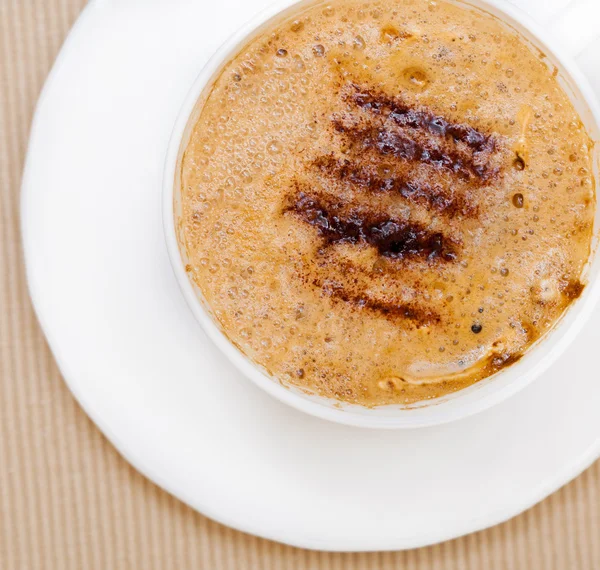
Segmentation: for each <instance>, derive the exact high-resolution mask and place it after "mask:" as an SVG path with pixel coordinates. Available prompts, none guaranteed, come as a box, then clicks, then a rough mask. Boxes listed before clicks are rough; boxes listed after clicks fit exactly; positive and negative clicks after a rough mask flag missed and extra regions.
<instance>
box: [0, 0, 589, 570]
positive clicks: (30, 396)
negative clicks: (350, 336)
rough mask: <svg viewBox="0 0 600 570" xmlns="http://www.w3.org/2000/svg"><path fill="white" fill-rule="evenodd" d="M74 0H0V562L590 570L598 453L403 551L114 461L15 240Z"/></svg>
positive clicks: (133, 567)
mask: <svg viewBox="0 0 600 570" xmlns="http://www.w3.org/2000/svg"><path fill="white" fill-rule="evenodd" d="M198 1H205V0H198ZM84 4H85V0H0V82H1V84H0V97H1V99H0V104H1V105H0V106H1V109H0V112H1V115H0V136H2V143H1V144H0V177H1V188H0V264H1V267H0V569H1V570H16V569H19V570H21V569H23V570H30V569H31V570H33V569H44V570H70V569H73V570H96V569H102V570H120V569H127V570H137V569H140V570H151V569H156V570H159V569H160V570H166V569H177V570H188V569H207V570H224V569H227V570H228V569H236V570H246V569H272V570H275V569H277V570H279V569H291V568H293V569H297V570H303V569H311V570H313V569H321V568H322V569H327V570H340V569H346V568H348V569H351V570H367V569H369V570H370V569H374V570H375V569H391V568H402V569H404V568H406V569H413V570H414V569H419V570H420V569H430V568H432V569H445V570H484V569H485V570H488V569H489V570H506V569H509V568H514V569H519V570H520V569H527V570H530V569H533V570H537V569H543V570H548V569H556V570H580V569H581V570H584V569H594V570H598V569H600V463H596V464H595V465H594V466H593V467H591V468H590V469H589V470H588V471H587V472H586V473H584V474H583V475H581V476H580V477H579V478H578V479H576V480H575V481H574V482H572V483H571V484H570V485H568V486H567V487H566V488H564V489H562V490H561V491H559V492H558V493H556V494H555V495H553V496H552V497H551V498H549V499H547V500H546V501H544V502H543V503H541V504H540V505H538V506H537V507H535V508H533V509H531V510H530V511H528V512H526V513H524V514H523V515H521V516H519V517H517V518H515V519H513V520H512V521H510V522H508V523H505V524H503V525H500V526H498V527H495V528H493V529H490V530H487V531H484V532H480V533H477V534H474V535H470V536H468V537H465V538H462V539H458V540H455V541H452V542H447V543H444V544H441V545H437V546H434V547H431V548H424V549H420V550H413V551H408V552H400V553H374V554H328V553H317V552H309V551H302V550H298V549H294V548H290V547H286V546H282V545H279V544H275V543H271V542H269V541H266V540H262V539H258V538H255V537H252V536H248V535H245V534H242V533H239V532H236V531H233V530H231V529H228V528H225V527H222V526H220V525H218V524H216V523H214V522H212V521H210V520H208V519H206V518H205V517H203V516H201V515H199V514H197V513H195V512H194V511H192V510H191V509H189V508H188V507H186V506H184V505H183V504H181V503H180V502H178V501H177V500H175V499H173V498H172V497H171V496H169V495H167V494H166V493H164V492H163V491H161V490H160V489H158V488H157V487H155V486H154V485H153V484H152V483H150V482H149V481H147V480H146V479H144V478H143V477H142V476H141V475H139V474H138V473H136V472H135V471H134V470H133V468H131V467H130V466H129V465H128V464H127V463H126V462H125V461H124V460H123V459H121V457H120V456H119V455H118V454H117V452H116V451H115V450H114V449H113V448H112V447H111V445H110V444H109V443H108V442H107V441H106V440H105V439H104V438H103V436H102V435H101V434H100V433H99V432H98V430H97V429H96V428H95V427H94V425H93V424H92V423H91V421H90V420H89V419H88V418H87V417H86V416H85V414H84V413H83V412H82V411H81V409H80V408H79V407H78V405H77V404H76V403H75V401H74V400H73V398H72V396H71V395H70V393H69V391H68V390H67V388H66V387H65V385H64V383H63V381H62V379H61V376H60V373H59V372H58V370H57V368H56V365H55V363H54V360H53V358H52V355H51V354H50V352H49V350H48V348H47V346H46V344H45V342H44V339H43V336H42V334H41V332H40V329H39V327H38V325H37V322H36V319H35V316H34V314H33V311H32V309H31V305H30V302H29V299H28V295H27V291H26V287H25V278H24V273H23V262H22V251H21V245H20V241H19V239H20V238H19V228H18V217H19V185H20V179H21V170H22V167H23V160H24V155H25V150H26V145H27V136H28V131H29V126H30V122H31V117H32V112H33V109H34V104H35V100H36V98H37V96H38V93H39V91H40V89H41V87H42V83H43V81H44V78H45V76H46V74H47V72H48V70H49V68H50V66H51V64H52V61H53V59H54V57H55V56H56V53H57V51H58V49H59V47H60V45H61V43H62V41H63V39H64V37H65V35H66V34H67V32H68V30H69V27H70V26H71V24H72V23H73V21H74V20H75V18H76V17H77V15H78V13H79V11H80V10H81V9H82V8H83V6H84Z"/></svg>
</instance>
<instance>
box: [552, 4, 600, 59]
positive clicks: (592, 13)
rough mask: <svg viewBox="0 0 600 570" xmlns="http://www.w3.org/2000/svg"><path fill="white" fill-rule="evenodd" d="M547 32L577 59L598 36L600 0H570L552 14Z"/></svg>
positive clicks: (599, 34) (599, 33)
mask: <svg viewBox="0 0 600 570" xmlns="http://www.w3.org/2000/svg"><path fill="white" fill-rule="evenodd" d="M549 32H550V34H551V35H554V36H555V37H556V38H557V39H558V41H559V42H560V43H561V44H562V46H563V47H564V48H565V50H566V51H567V52H568V53H569V54H570V55H571V57H573V58H576V59H577V58H578V56H579V55H581V54H582V53H583V52H584V51H585V49H586V48H587V47H588V46H590V45H591V44H592V43H593V42H594V40H596V39H598V38H600V0H572V1H571V2H570V3H569V4H567V6H565V7H564V8H562V9H559V10H558V12H557V13H556V14H554V15H553V17H552V19H551V20H550V22H549Z"/></svg>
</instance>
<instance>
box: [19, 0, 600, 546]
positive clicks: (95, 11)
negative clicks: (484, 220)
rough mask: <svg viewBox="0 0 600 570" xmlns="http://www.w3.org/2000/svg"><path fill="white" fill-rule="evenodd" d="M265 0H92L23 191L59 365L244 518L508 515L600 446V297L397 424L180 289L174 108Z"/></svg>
mask: <svg viewBox="0 0 600 570" xmlns="http://www.w3.org/2000/svg"><path fill="white" fill-rule="evenodd" d="M540 1H541V0H540ZM559 1H560V0H559ZM267 3H268V0H253V1H247V0H246V1H245V0H221V1H220V2H218V3H217V2H211V3H208V2H205V1H203V0H95V1H93V2H92V3H91V4H90V6H89V7H88V8H87V9H86V11H85V13H84V15H83V16H82V17H81V19H80V20H79V22H78V24H77V26H76V28H75V29H74V31H73V32H72V33H71V35H70V37H69V39H68V41H67V43H66V45H65V48H64V49H63V51H62V53H61V56H60V58H59V61H58V63H57V65H56V67H55V69H54V71H53V73H52V76H51V79H50V80H49V82H48V84H47V86H46V89H45V91H44V94H43V96H42V99H41V102H40V105H39V108H38V112H37V115H36V120H35V124H34V128H33V134H32V139H31V146H30V150H29V156H28V160H27V167H26V174H25V180H24V189H23V192H24V193H23V210H22V212H23V235H24V242H25V252H26V259H27V269H28V278H29V284H30V288H31V292H32V296H33V300H34V303H35V307H36V310H37V313H38V315H39V318H40V321H41V323H42V326H43V328H44V331H45V333H46V335H47V337H48V341H49V343H50V346H51V348H52V350H53V351H54V354H55V355H56V358H57V361H58V363H59V366H60V368H61V370H62V372H63V374H64V376H65V378H66V381H67V383H68V384H69V387H70V388H71V390H72V391H73V393H74V394H75V396H76V397H77V399H78V400H79V402H80V403H81V405H82V406H83V407H84V409H85V410H86V412H87V413H88V414H89V415H90V416H91V417H92V419H93V420H94V421H95V422H96V423H97V424H98V426H99V427H100V429H101V430H102V431H103V432H104V433H105V435H106V436H107V437H108V438H109V439H110V440H111V441H112V442H113V443H114V445H115V446H116V447H117V448H118V449H119V451H120V452H121V453H122V454H123V455H124V456H125V457H126V458H127V459H128V460H129V461H130V462H131V463H132V464H133V465H135V467H136V468H138V469H139V470H140V471H141V472H143V473H144V474H145V475H147V476H148V477H149V478H150V479H152V480H153V481H155V482H156V483H157V484H158V485H160V486H162V487H164V488H165V489H167V490H168V491H170V492H171V493H173V494H174V495H176V496H177V497H179V498H180V499H182V500H183V501H185V502H186V503H188V504H190V505H191V506H193V507H194V508H196V509H198V510H199V511H201V512H202V513H204V514H206V515H208V516H209V517H212V518H214V519H216V520H218V521H220V522H223V523H225V524H227V525H230V526H233V527H235V528H238V529H241V530H244V531H247V532H250V533H253V534H257V535H260V536H264V537H268V538H272V539H275V540H278V541H281V542H285V543H289V544H293V545H297V546H303V547H308V548H318V549H325V550H388V549H389V550H392V549H401V548H411V547H417V546H422V545H426V544H430V543H434V542H437V541H441V540H445V539H449V538H453V537H456V536H459V535H461V534H465V533H468V532H472V531H475V530H478V529H481V528H484V527H486V526H490V525H493V524H495V523H498V522H500V521H503V520H505V519H507V518H509V517H511V516H513V515H515V514H517V513H519V512H520V511H522V510H524V509H526V508H528V507H529V506H531V505H533V504H534V503H536V502H537V501H539V500H541V499H542V498H544V497H545V496H546V495H548V494H549V493H551V492H553V491H555V490H556V489H558V488H559V487H560V486H561V485H563V484H565V483H566V482H567V481H569V480H570V479H571V478H573V477H574V476H575V475H577V474H578V473H580V472H581V471H582V470H583V469H584V468H585V467H587V466H588V465H589V464H590V463H591V462H592V461H594V460H595V459H596V458H597V457H598V456H599V455H600V437H599V436H600V413H598V410H599V409H600V366H599V362H598V355H597V353H596V351H597V350H598V340H599V338H600V334H599V333H598V329H599V327H600V310H598V311H597V312H596V313H595V315H594V316H593V317H592V319H591V322H590V323H589V324H588V326H587V327H586V329H585V330H584V332H583V333H582V334H581V336H580V337H579V341H578V342H576V343H575V345H574V346H573V347H572V348H571V349H570V350H569V351H568V352H567V354H566V355H565V356H564V357H563V358H562V359H561V360H559V362H558V363H557V364H556V365H555V366H554V367H553V368H552V370H551V371H550V372H549V373H547V374H546V375H545V376H544V377H543V378H541V379H540V380H538V381H537V382H535V383H534V384H533V385H531V386H529V387H528V388H527V389H525V390H524V391H523V392H522V393H520V394H519V395H517V396H515V397H513V398H512V399H510V400H508V401H507V402H505V403H503V404H502V405H500V406H497V407H496V408H494V409H492V410H489V411H487V412H484V413H481V414H479V415H477V416H474V417H472V418H469V419H466V420H463V421H460V422H456V423H453V424H450V425H445V426H440V427H437V428H427V429H420V430H413V431H406V430H405V431H397V432H393V431H370V430H361V429H359V428H350V427H343V426H341V425H334V424H330V423H327V422H325V421H322V420H318V419H315V418H312V417H309V416H305V415H302V414H301V413H299V412H296V411H294V410H292V409H291V408H287V407H285V406H284V405H283V404H280V403H278V402H277V401H275V400H273V399H271V398H270V397H269V396H267V395H266V394H264V393H262V392H260V391H259V390H258V389H257V388H255V387H254V386H253V385H252V384H251V383H250V382H249V381H247V380H245V379H244V378H241V377H239V375H238V373H237V372H236V371H235V370H234V369H233V367H232V366H231V365H229V363H228V362H226V361H225V360H224V358H223V356H222V355H221V353H220V352H219V351H218V350H216V349H215V348H214V347H213V346H212V345H211V344H210V343H209V341H208V340H207V338H206V337H205V336H204V334H203V332H202V331H201V329H200V328H199V326H198V325H197V324H196V322H195V320H194V318H193V317H192V315H191V314H190V312H189V310H188V308H187V306H186V304H185V302H184V300H183V298H182V296H181V294H180V292H179V289H178V287H177V284H176V282H175V278H174V277H173V275H172V272H171V267H170V265H169V261H168V259H167V253H166V249H165V245H164V239H163V234H162V227H161V216H160V191H161V175H162V167H163V160H164V153H165V149H166V146H167V143H168V139H169V134H170V131H171V127H172V125H173V122H174V120H175V116H176V114H177V111H178V109H179V106H180V103H181V101H182V100H183V98H184V96H185V93H186V91H187V89H188V87H189V86H190V85H191V83H192V81H193V79H194V77H195V76H196V74H197V72H198V71H199V69H200V67H201V66H202V65H203V63H204V62H205V60H206V59H207V58H208V57H209V55H210V54H211V52H212V51H213V50H214V49H215V48H216V47H217V45H218V44H219V43H220V42H221V41H222V40H223V39H224V38H225V37H226V36H227V35H228V34H229V33H230V32H231V31H232V30H233V29H235V28H236V27H238V26H239V25H240V24H242V23H243V22H244V21H245V20H247V19H248V18H249V17H250V16H251V15H252V14H253V13H254V12H256V10H257V9H258V8H260V7H261V5H265V4H267ZM521 3H522V2H521ZM554 3H556V2H554ZM596 51H598V50H596ZM590 52H591V50H588V51H587V52H586V54H584V55H585V58H587V59H585V58H584V61H586V62H587V64H588V65H586V67H587V68H588V69H593V64H594V63H595V64H596V65H597V63H598V58H596V60H595V62H594V61H592V56H590ZM596 85H597V83H596Z"/></svg>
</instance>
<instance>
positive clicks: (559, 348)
mask: <svg viewBox="0 0 600 570" xmlns="http://www.w3.org/2000/svg"><path fill="white" fill-rule="evenodd" d="M594 1H595V0H594ZM310 3H314V2H307V1H306V0H301V1H297V0H280V1H279V2H277V3H276V4H275V5H273V6H271V7H269V8H268V9H267V10H265V11H263V12H262V13H260V14H259V15H257V16H256V17H255V18H254V19H253V20H252V21H250V22H249V23H248V24H246V25H245V26H243V27H242V28H241V29H239V30H238V31H237V32H236V33H234V34H233V35H232V36H231V37H230V38H229V39H228V40H227V41H226V42H225V43H224V44H223V45H222V46H221V47H220V48H219V50H218V51H217V52H216V53H215V54H214V56H213V57H212V58H211V59H210V60H209V62H208V63H207V64H206V66H205V67H204V68H203V69H202V71H201V72H200V74H199V75H198V77H197V78H196V80H195V82H194V84H193V86H192V88H191V90H190V92H189V95H188V96H187V98H186V100H185V102H184V104H183V106H182V108H181V111H180V113H179V116H178V119H177V122H176V124H175V127H174V129H173V134H172V137H171V141H170V144H169V149H168V153H167V158H166V164H165V172H164V180H163V222H164V229H165V235H166V241H167V247H168V251H169V256H170V258H171V263H172V265H173V270H174V272H175V275H176V277H177V280H178V282H179V285H180V287H181V290H182V292H183V294H184V296H185V299H186V301H187V303H188V305H189V307H190V309H191V310H192V312H193V314H194V315H195V317H196V319H197V320H198V322H199V323H200V325H201V326H202V327H203V329H204V331H205V332H206V334H207V335H208V336H209V337H210V338H211V339H212V340H213V342H214V343H215V344H216V345H217V346H218V347H219V349H221V350H222V351H223V353H224V354H225V355H226V356H227V357H228V358H229V359H230V360H231V362H232V363H233V364H234V365H235V366H236V367H237V368H238V369H239V370H240V371H241V372H242V373H243V374H244V376H246V377H247V378H249V379H250V380H252V381H253V382H254V383H255V384H256V385H257V386H259V387H260V388H262V389H263V390H265V391H266V392H268V393H269V394H271V395H272V396H274V397H276V398H277V399H279V400H281V401H282V402H285V403H287V404H289V405H291V406H293V407H294V408H297V409H298V410H302V411H304V412H307V413H309V414H312V415H315V416H318V417H321V418H324V419H328V420H331V421H335V422H339V423H343V424H349V425H354V426H362V427H373V428H412V427H420V426H429V425H435V424H441V423H445V422H449V421H452V420H456V419H459V418H463V417H466V416H469V415H471V414H474V413H476V412H479V411H482V410H485V409H486V408H489V407H490V406H493V405H494V404H497V403H499V402H501V401H502V400H504V399H506V398H508V397H509V396H511V395H512V394H515V393H516V392H518V391H519V390H521V389H522V388H524V387H525V386H526V385H527V384H529V383H530V382H532V381H533V380H534V379H536V378H538V377H539V376H540V375H541V374H542V373H543V372H544V371H545V370H546V369H547V368H548V367H549V366H551V364H552V363H553V362H554V361H555V360H556V359H557V358H558V357H559V356H560V354H562V353H563V351H564V350H565V349H566V348H567V347H568V346H569V344H570V343H571V342H572V341H573V340H574V339H575V337H576V336H577V334H578V333H579V332H580V330H581V328H582V326H583V324H584V323H585V321H586V319H587V318H588V316H589V315H590V314H591V313H592V311H593V308H594V306H595V304H596V302H597V301H598V299H599V298H600V275H599V273H600V255H599V254H598V253H597V247H596V246H597V241H598V234H599V228H600V212H598V211H597V212H596V217H595V222H594V236H595V237H594V246H593V252H592V255H591V257H590V260H589V263H588V265H587V267H586V269H585V273H584V281H586V282H587V283H588V284H587V286H586V288H585V290H584V292H583V294H582V295H581V297H580V298H579V299H577V300H576V301H575V302H574V303H573V304H572V305H571V307H570V308H569V309H568V311H567V312H566V314H565V315H564V316H563V318H562V319H561V320H560V321H559V322H558V323H557V324H556V325H555V327H554V329H553V330H552V331H550V332H549V333H548V334H547V335H545V336H544V337H543V338H542V339H541V340H540V341H538V342H537V343H536V344H535V345H534V346H532V347H531V348H530V350H529V351H528V352H527V353H526V354H525V356H524V357H523V358H522V359H521V360H520V361H519V362H517V363H515V364H513V365H512V366H510V367H508V368H506V369H504V370H502V371H500V372H498V373H497V374H495V375H493V376H490V377H488V378H486V379H484V380H482V381H481V382H478V383H476V384H474V385H473V386H470V387H468V388H466V389H464V390H461V391H459V392H456V393H454V394H450V395H447V396H444V397H442V398H438V399H435V400H430V401H426V402H419V403H417V404H413V405H410V406H400V405H390V406H380V407H377V408H372V409H369V408H365V407H363V406H358V405H355V404H346V403H341V402H338V401H337V400H332V399H327V398H324V397H321V396H318V395H315V394H307V393H305V392H303V391H302V390H300V389H298V388H296V387H293V386H284V385H282V384H281V383H280V382H279V381H278V380H277V379H274V378H272V377H270V376H269V375H268V374H267V373H266V372H265V371H264V370H263V369H261V368H260V367H259V366H258V365H256V364H255V363H253V362H252V361H251V360H250V359H249V358H248V357H247V356H246V355H244V354H243V353H242V352H241V351H240V350H239V349H238V348H237V347H235V346H234V345H233V344H232V343H231V342H230V340H229V339H228V338H227V336H226V335H225V334H224V333H223V331H222V330H221V328H220V327H219V325H218V323H217V322H216V320H215V319H214V318H213V316H212V314H211V311H210V307H209V306H208V305H207V303H206V302H205V301H204V299H203V297H202V294H201V292H200V290H199V289H198V287H197V286H196V285H195V283H193V281H192V280H190V279H189V277H188V274H187V272H186V270H185V266H186V264H187V258H186V252H185V247H184V246H183V245H182V243H183V241H182V239H181V234H180V231H181V228H180V227H179V226H178V224H177V219H178V216H179V214H180V210H181V196H180V187H181V185H180V179H179V174H180V164H181V158H182V154H183V151H184V150H185V147H186V145H187V142H188V140H189V136H190V133H191V129H192V128H193V126H194V124H195V122H196V119H197V117H198V115H199V112H200V110H201V107H202V102H201V100H200V98H201V95H202V93H203V92H204V90H205V88H206V87H207V86H209V85H210V84H211V82H212V81H214V79H216V77H217V76H218V75H219V72H220V70H221V69H222V67H223V65H224V64H226V63H227V62H228V61H229V60H230V59H231V58H232V57H234V56H235V55H236V54H237V53H238V51H239V50H240V48H241V47H242V46H244V45H245V44H246V43H247V42H248V41H250V40H251V39H253V38H254V37H256V36H257V35H259V34H260V33H261V32H262V31H263V30H264V28H265V26H267V25H268V24H270V23H271V22H272V21H274V20H275V21H276V20H278V19H280V18H284V17H286V16H287V15H289V14H291V13H293V12H295V11H296V10H298V9H300V8H301V7H302V6H303V5H306V4H310ZM465 5H466V6H468V7H471V8H472V9H479V10H483V11H485V12H488V13H490V14H492V15H494V16H495V17H497V18H498V19H500V20H502V21H503V22H504V23H505V24H506V25H507V26H509V27H511V28H513V29H514V30H516V31H517V32H519V33H520V34H521V35H522V36H523V37H524V38H525V39H526V40H528V41H529V42H531V43H532V44H533V45H534V46H536V47H537V48H539V49H540V50H541V51H542V52H543V53H544V54H546V56H547V58H548V60H549V62H550V63H551V64H553V65H555V66H556V68H557V69H558V78H559V80H560V82H561V84H562V86H563V87H564V88H565V90H566V92H567V94H568V95H569V96H570V98H571V100H572V101H573V103H574V105H575V107H576V109H577V111H578V112H579V114H580V117H581V119H582V121H583V122H584V124H585V126H586V128H587V130H588V133H589V134H590V136H591V137H592V138H593V139H594V140H595V141H599V140H600V109H599V108H598V105H597V102H596V98H595V96H594V93H593V92H592V89H591V87H590V86H589V84H588V82H587V80H586V79H585V78H584V77H583V75H582V74H581V72H580V71H579V69H578V68H577V66H576V65H575V64H574V63H573V61H572V60H571V57H570V55H571V54H569V53H568V51H571V52H574V51H575V50H579V49H581V48H582V47H583V45H582V44H583V41H582V37H577V38H572V37H567V38H566V40H567V41H563V43H564V44H565V45H569V46H570V50H568V49H566V48H565V47H559V46H557V45H556V44H557V41H556V38H555V37H550V36H556V35H560V34H561V29H564V27H563V26H562V24H564V22H565V21H567V20H568V18H571V20H573V19H576V18H578V17H585V16H586V14H585V0H584V2H581V3H580V6H579V9H580V10H581V12H582V13H579V15H578V11H577V10H574V9H573V8H570V11H569V12H568V13H567V14H566V15H565V17H564V19H563V20H562V21H561V20H560V19H559V20H557V24H556V25H555V26H554V29H553V33H552V34H549V33H546V31H544V30H542V29H540V27H539V26H538V25H537V24H536V23H535V22H533V21H532V20H531V19H530V18H529V17H528V16H527V15H526V14H525V13H524V12H521V11H520V10H518V9H516V8H515V7H514V6H512V5H511V4H508V3H507V2H503V1H501V0H470V2H468V4H466V3H465ZM588 29H589V28H588ZM583 35H585V34H583ZM588 38H589V36H588ZM561 39H562V38H558V41H560V40H561ZM596 150H598V149H596ZM594 158H595V160H594V162H595V163H596V164H597V163H598V160H597V158H598V156H595V157H594ZM595 174H596V180H598V176H597V172H596V173H595ZM199 381H200V380H199Z"/></svg>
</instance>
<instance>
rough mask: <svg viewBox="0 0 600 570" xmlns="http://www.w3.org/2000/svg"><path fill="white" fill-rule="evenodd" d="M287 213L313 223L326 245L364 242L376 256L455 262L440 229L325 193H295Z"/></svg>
mask: <svg viewBox="0 0 600 570" xmlns="http://www.w3.org/2000/svg"><path fill="white" fill-rule="evenodd" d="M286 212H291V213H293V214H295V215H296V216H297V217H298V218H299V219H300V220H302V221H303V222H305V223H307V224H309V225H311V226H313V227H314V228H316V229H317V231H318V232H319V235H320V236H321V237H322V238H323V240H324V241H325V243H326V244H335V243H341V242H343V243H352V244H358V243H365V244H368V245H370V246H372V247H374V248H376V249H377V251H378V252H379V254H380V255H383V256H385V257H392V258H404V257H420V258H424V259H427V260H430V261H435V260H440V261H446V262H452V261H455V260H456V258H457V255H458V252H457V250H458V248H457V246H458V244H457V243H456V242H455V241H454V240H452V239H450V238H448V237H446V236H445V235H444V234H443V233H441V232H436V231H431V230H429V229H428V228H426V227H424V226H422V225H420V224H418V223H416V222H410V221H405V220H400V219H397V218H393V217H389V216H386V215H384V214H381V213H379V212H371V211H368V210H364V209H361V208H358V207H350V208H349V209H348V210H347V211H345V208H344V205H343V204H340V203H336V202H335V201H333V200H332V199H330V198H329V197H326V196H318V195H310V194H307V193H305V192H303V191H301V192H299V193H298V194H297V195H296V196H295V197H294V198H293V201H292V202H291V204H290V205H289V206H287V207H286V209H285V210H284V213H286Z"/></svg>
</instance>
